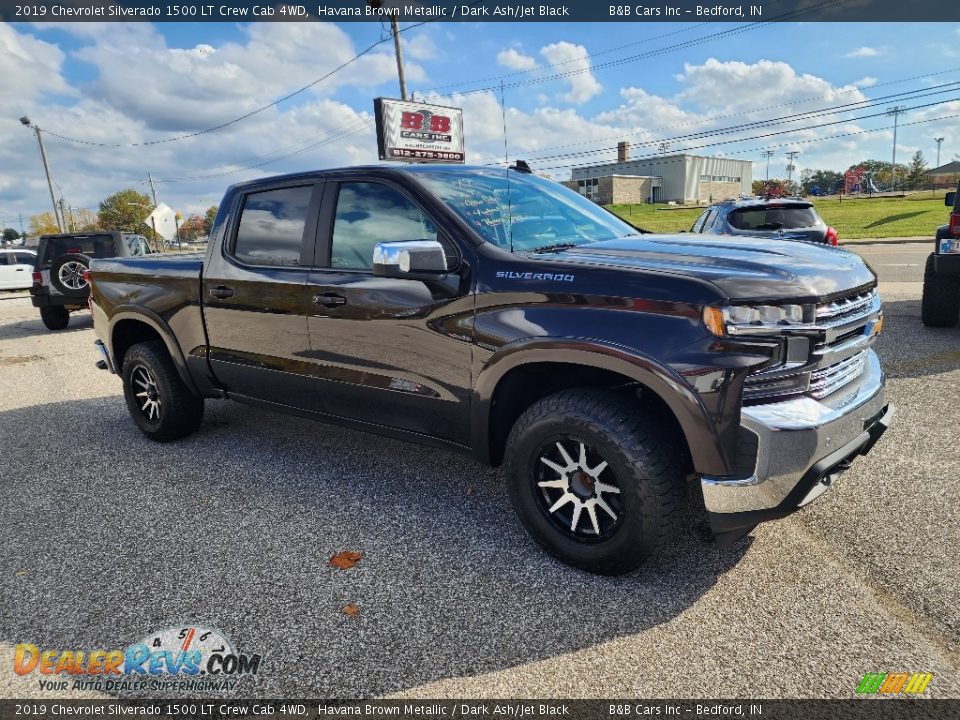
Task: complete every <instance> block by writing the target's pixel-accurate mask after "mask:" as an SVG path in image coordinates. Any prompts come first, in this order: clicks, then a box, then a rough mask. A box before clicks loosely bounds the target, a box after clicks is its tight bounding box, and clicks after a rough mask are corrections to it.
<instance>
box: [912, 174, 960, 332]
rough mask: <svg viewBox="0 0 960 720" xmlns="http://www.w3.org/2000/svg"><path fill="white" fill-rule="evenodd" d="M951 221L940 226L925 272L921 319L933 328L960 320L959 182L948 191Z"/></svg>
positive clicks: (946, 325)
mask: <svg viewBox="0 0 960 720" xmlns="http://www.w3.org/2000/svg"><path fill="white" fill-rule="evenodd" d="M944 204H945V205H947V206H949V207H950V208H951V212H950V221H949V222H948V223H947V224H946V225H941V226H940V227H939V228H938V229H937V237H936V241H935V243H934V248H933V252H932V253H930V255H929V256H927V264H926V267H925V268H924V271H923V300H922V302H921V304H920V319H921V320H922V321H923V324H924V325H928V326H930V327H953V326H955V325H956V324H957V322H958V321H960V184H958V185H957V190H956V191H955V192H949V193H947V195H946V197H945V198H944Z"/></svg>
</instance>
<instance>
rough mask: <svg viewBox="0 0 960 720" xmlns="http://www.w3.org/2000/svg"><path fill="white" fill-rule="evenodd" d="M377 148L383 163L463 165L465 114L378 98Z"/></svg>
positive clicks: (452, 109)
mask: <svg viewBox="0 0 960 720" xmlns="http://www.w3.org/2000/svg"><path fill="white" fill-rule="evenodd" d="M373 109H374V112H375V113H376V117H377V148H378V150H379V151H380V159H381V160H397V161H400V162H433V163H462V162H463V161H464V150H463V110H461V109H460V108H452V107H444V106H442V105H427V104H426V103H418V102H406V101H404V100H390V99H387V98H376V99H375V100H374V101H373Z"/></svg>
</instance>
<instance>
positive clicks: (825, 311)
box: [817, 288, 877, 324]
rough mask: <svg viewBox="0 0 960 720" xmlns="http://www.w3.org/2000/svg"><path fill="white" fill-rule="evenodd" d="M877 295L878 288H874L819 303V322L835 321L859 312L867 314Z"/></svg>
mask: <svg viewBox="0 0 960 720" xmlns="http://www.w3.org/2000/svg"><path fill="white" fill-rule="evenodd" d="M876 297H877V290H876V288H874V289H873V290H869V291H867V292H865V293H860V294H859V295H851V296H850V297H845V298H840V299H839V300H834V301H833V302H829V303H824V304H823V305H818V306H817V324H821V323H824V322H828V321H834V320H837V319H840V318H845V317H847V316H855V315H857V314H858V313H862V314H867V313H868V312H869V310H870V308H871V307H872V306H873V303H874V300H875V299H876ZM863 311H866V312H863Z"/></svg>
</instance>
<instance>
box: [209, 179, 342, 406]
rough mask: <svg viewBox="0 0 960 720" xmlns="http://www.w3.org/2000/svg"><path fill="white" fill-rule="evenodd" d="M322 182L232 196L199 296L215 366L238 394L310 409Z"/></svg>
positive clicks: (255, 189)
mask: <svg viewBox="0 0 960 720" xmlns="http://www.w3.org/2000/svg"><path fill="white" fill-rule="evenodd" d="M322 192H323V183H322V182H320V183H318V182H315V181H304V180H300V181H299V182H291V181H287V182H285V183H283V182H281V183H279V184H276V185H258V186H255V187H253V188H251V189H249V190H247V191H244V192H242V193H241V194H240V195H239V196H238V197H236V198H234V200H233V203H232V207H231V208H230V213H231V217H232V218H235V219H234V220H233V221H232V222H231V223H229V228H228V230H227V231H226V235H225V236H224V238H223V241H222V243H221V245H220V246H219V247H214V248H212V249H211V250H210V253H209V256H208V260H207V266H206V269H205V270H204V275H203V283H202V287H201V296H202V304H203V314H204V321H205V324H206V328H207V338H208V342H209V353H208V358H209V362H210V368H211V370H212V371H213V373H214V375H215V376H216V378H217V380H218V381H219V383H220V385H221V386H222V387H224V388H225V389H226V390H227V392H228V393H229V394H230V395H231V396H234V397H237V398H238V399H243V398H245V397H246V398H254V399H257V400H262V401H268V402H271V403H279V404H282V405H292V406H296V407H301V406H307V407H308V406H310V405H311V402H312V399H313V396H312V395H311V394H310V392H309V391H310V376H309V372H308V370H309V368H308V367H307V365H308V363H306V362H305V358H306V355H307V353H309V350H310V338H309V334H308V330H307V314H308V313H309V312H310V310H311V307H312V306H311V305H310V303H309V300H308V297H307V278H308V276H309V274H310V264H311V262H312V258H313V249H314V247H313V246H314V242H315V238H316V217H317V211H318V208H319V203H320V197H321V195H322Z"/></svg>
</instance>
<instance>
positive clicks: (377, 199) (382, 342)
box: [307, 176, 473, 444]
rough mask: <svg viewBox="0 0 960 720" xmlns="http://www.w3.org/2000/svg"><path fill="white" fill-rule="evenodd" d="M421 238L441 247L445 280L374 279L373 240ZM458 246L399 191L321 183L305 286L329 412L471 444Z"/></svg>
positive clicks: (468, 339)
mask: <svg viewBox="0 0 960 720" xmlns="http://www.w3.org/2000/svg"><path fill="white" fill-rule="evenodd" d="M427 239H434V240H436V239H439V240H440V241H441V243H443V244H444V245H445V248H446V249H447V254H448V267H450V268H451V270H452V271H451V272H450V273H449V274H447V275H444V276H440V277H439V278H438V279H437V280H435V281H434V280H431V281H421V280H412V279H394V278H385V277H377V276H374V274H373V272H372V260H373V247H374V245H375V244H376V243H377V242H388V241H401V240H427ZM460 250H462V249H460ZM460 250H458V249H457V247H456V245H455V244H454V243H453V242H451V241H450V240H449V237H445V234H444V232H443V231H442V229H441V228H440V226H439V225H438V224H437V222H436V217H431V214H430V213H429V212H427V211H426V210H424V208H423V206H422V205H419V204H418V203H417V202H416V201H415V200H414V199H413V197H412V196H411V195H410V194H409V193H408V192H406V191H405V190H404V189H403V188H401V187H399V186H398V185H396V184H394V183H391V182H389V181H387V180H383V179H376V180H371V179H365V178H364V177H362V176H358V177H357V178H356V179H350V178H347V177H341V178H338V179H337V180H332V179H331V180H328V181H327V185H326V188H325V194H324V200H323V212H322V214H321V217H320V221H319V227H318V232H317V253H316V257H315V262H314V268H313V269H312V270H311V272H310V277H309V280H308V283H307V288H308V291H307V295H308V297H309V300H308V302H309V303H310V305H311V307H310V311H309V314H308V318H307V324H308V326H309V329H310V355H311V360H312V361H313V362H314V363H316V365H315V370H316V371H317V372H318V373H319V377H320V378H321V379H322V380H323V390H322V394H323V398H324V405H325V411H326V412H327V413H329V414H332V415H336V416H339V417H342V418H346V419H349V420H353V421H358V422H362V423H369V424H374V425H379V426H386V427H391V428H396V429H400V430H404V431H412V432H416V433H421V434H424V435H429V436H431V437H435V438H440V439H444V440H449V441H453V442H457V443H460V444H467V442H468V418H469V397H470V387H471V375H470V368H471V351H472V331H471V328H472V318H473V297H472V294H471V291H470V283H471V276H470V262H471V260H470V258H468V257H464V253H463V252H461V251H460Z"/></svg>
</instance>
